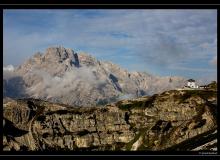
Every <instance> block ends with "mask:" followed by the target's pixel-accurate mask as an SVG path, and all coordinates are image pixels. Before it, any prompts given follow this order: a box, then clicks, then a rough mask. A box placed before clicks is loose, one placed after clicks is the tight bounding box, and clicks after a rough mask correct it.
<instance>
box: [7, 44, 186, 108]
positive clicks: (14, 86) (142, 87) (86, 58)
mask: <svg viewBox="0 0 220 160" xmlns="http://www.w3.org/2000/svg"><path fill="white" fill-rule="evenodd" d="M11 72H12V73H13V74H16V77H13V78H10V79H8V80H7V83H5V82H6V81H4V86H5V87H4V96H7V97H11V98H24V97H25V98H37V99H42V100H47V101H50V102H54V103H63V104H68V105H75V106H94V105H105V104H107V103H110V102H116V101H118V100H121V99H129V98H135V97H140V96H143V95H152V94H155V93H161V92H163V91H165V90H170V89H175V88H176V87H182V86H183V83H184V82H185V79H184V78H181V77H175V76H174V77H158V76H153V75H150V74H147V73H142V72H129V71H127V70H125V69H123V68H121V67H120V66H118V65H116V64H113V63H111V62H106V61H99V60H97V59H96V58H94V57H92V56H91V55H89V54H86V53H75V52H74V51H73V50H72V49H66V48H64V47H50V48H48V49H46V51H45V53H40V52H37V53H36V54H35V55H34V56H33V57H31V58H30V59H28V60H26V61H25V62H24V63H23V64H21V65H20V66H19V67H18V68H15V69H14V70H13V71H11ZM3 78H4V79H5V80H6V78H5V77H3ZM170 79H172V83H171V82H170ZM6 84H7V85H6Z"/></svg>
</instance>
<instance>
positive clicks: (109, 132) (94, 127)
mask: <svg viewBox="0 0 220 160" xmlns="http://www.w3.org/2000/svg"><path fill="white" fill-rule="evenodd" d="M209 99H210V100H216V99H217V93H216V92H215V91H208V90H207V91H191V90H188V91H175V90H172V91H166V92H163V93H161V94H156V95H153V96H151V97H148V96H145V97H141V98H137V99H130V100H122V101H118V102H117V103H112V104H108V105H106V106H104V107H101V106H100V107H85V106H84V107H73V106H68V105H62V104H55V103H50V102H47V101H42V100H36V99H23V100H12V99H8V100H5V101H4V105H3V111H4V112H3V117H4V129H3V134H4V135H3V147H4V150H19V151H20V150H35V151H36V150H39V151H44V150H63V151H64V150H66V151H67V150H75V151H77V150H87V151H95V150H99V151H100V150H124V151H127V150H128V151H130V150H135V151H136V150H145V151H155V150H184V151H185V150H193V149H194V150H202V149H203V148H204V146H207V145H206V144H207V143H210V145H209V146H211V147H210V148H213V146H214V145H215V144H216V143H215V142H213V141H214V140H215V139H216V138H217V137H216V128H217V124H216V123H217V122H216V121H217V120H216V113H217V111H216V107H217V106H216V105H214V104H213V101H209ZM199 146H201V147H200V148H199ZM202 146H203V147H202ZM206 148H207V147H206Z"/></svg>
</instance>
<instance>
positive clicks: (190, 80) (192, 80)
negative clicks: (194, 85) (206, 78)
mask: <svg viewBox="0 0 220 160" xmlns="http://www.w3.org/2000/svg"><path fill="white" fill-rule="evenodd" d="M187 81H188V82H195V80H194V79H188V80H187Z"/></svg>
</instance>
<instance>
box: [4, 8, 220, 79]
mask: <svg viewBox="0 0 220 160" xmlns="http://www.w3.org/2000/svg"><path fill="white" fill-rule="evenodd" d="M60 45H61V46H63V47H65V48H71V49H73V50H74V51H75V52H78V53H79V52H86V53H88V54H90V55H92V56H94V57H96V58H97V59H99V60H107V61H111V62H113V63H116V64H118V65H119V66H121V67H123V68H125V69H127V70H128V71H142V72H148V73H151V74H154V75H160V76H183V77H187V78H194V79H210V80H216V79H217V10H204V9H200V10H198V9H193V10H189V9H184V10H180V9H178V10H174V9H173V10H171V9H170V10H168V9H164V10H163V9H160V10H159V9H123V10H122V9H121V10H119V9H65V10H64V9H63V10H57V9H41V10H39V9H38V10H36V9H26V10H21V9H17V10H16V9H6V10H4V11H3V64H4V65H9V64H12V65H14V66H18V65H19V64H22V63H23V62H24V61H25V60H26V59H27V58H29V57H31V56H32V55H33V54H34V53H36V52H38V51H40V52H44V51H45V50H46V48H48V47H51V46H60Z"/></svg>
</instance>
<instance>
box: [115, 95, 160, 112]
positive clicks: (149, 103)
mask: <svg viewBox="0 0 220 160" xmlns="http://www.w3.org/2000/svg"><path fill="white" fill-rule="evenodd" d="M156 97H157V94H155V95H153V96H151V97H149V98H148V99H147V100H142V101H140V100H139V101H138V100H134V101H128V103H125V104H123V101H119V102H117V103H116V105H117V106H118V107H119V108H120V109H122V110H130V109H133V108H146V107H151V106H152V104H153V102H154V100H155V99H156Z"/></svg>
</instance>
